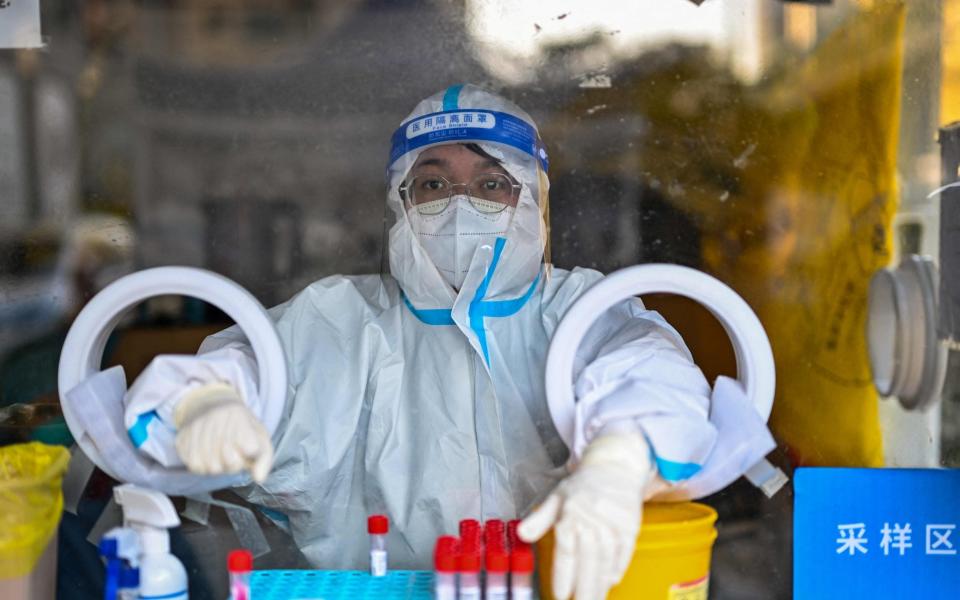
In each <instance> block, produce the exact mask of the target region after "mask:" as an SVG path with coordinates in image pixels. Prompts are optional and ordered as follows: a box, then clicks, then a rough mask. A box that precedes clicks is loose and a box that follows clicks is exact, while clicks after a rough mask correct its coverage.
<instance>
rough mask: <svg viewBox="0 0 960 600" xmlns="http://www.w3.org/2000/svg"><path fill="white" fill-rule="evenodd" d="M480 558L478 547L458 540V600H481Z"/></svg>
mask: <svg viewBox="0 0 960 600" xmlns="http://www.w3.org/2000/svg"><path fill="white" fill-rule="evenodd" d="M481 563H482V556H481V554H480V546H479V545H477V544H474V543H473V542H468V541H467V540H460V561H459V564H458V567H459V572H460V596H459V598H460V600H481V594H480V568H481V566H482V565H481Z"/></svg>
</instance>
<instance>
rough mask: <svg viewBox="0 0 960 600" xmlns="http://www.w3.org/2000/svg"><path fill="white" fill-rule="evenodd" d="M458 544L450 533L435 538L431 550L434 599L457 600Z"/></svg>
mask: <svg viewBox="0 0 960 600" xmlns="http://www.w3.org/2000/svg"><path fill="white" fill-rule="evenodd" d="M459 553H460V544H459V542H458V540H457V538H455V537H453V536H452V535H443V536H440V537H438V538H437V545H436V547H435V548H434V551H433V568H434V578H433V595H434V598H436V600H457V561H458V559H459Z"/></svg>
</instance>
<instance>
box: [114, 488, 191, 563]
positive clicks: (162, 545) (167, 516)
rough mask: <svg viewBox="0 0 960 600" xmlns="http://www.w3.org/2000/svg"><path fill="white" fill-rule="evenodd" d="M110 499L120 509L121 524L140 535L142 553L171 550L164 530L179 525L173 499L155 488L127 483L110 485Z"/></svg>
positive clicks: (162, 552) (163, 552)
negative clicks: (150, 488) (113, 486)
mask: <svg viewBox="0 0 960 600" xmlns="http://www.w3.org/2000/svg"><path fill="white" fill-rule="evenodd" d="M113 499H114V500H115V501H116V502H117V504H119V505H120V508H122V509H123V524H124V526H125V527H132V528H133V529H134V530H135V531H136V532H137V534H138V535H139V536H140V546H141V548H142V549H143V553H144V554H165V553H167V552H169V551H170V536H169V534H168V533H167V529H169V528H171V527H176V526H178V525H180V517H179V516H177V511H176V509H174V508H173V502H171V501H170V498H168V497H167V496H166V495H164V494H161V493H160V492H158V491H156V490H148V489H146V488H142V487H137V486H135V485H133V484H130V483H125V484H123V485H118V486H117V487H115V488H113Z"/></svg>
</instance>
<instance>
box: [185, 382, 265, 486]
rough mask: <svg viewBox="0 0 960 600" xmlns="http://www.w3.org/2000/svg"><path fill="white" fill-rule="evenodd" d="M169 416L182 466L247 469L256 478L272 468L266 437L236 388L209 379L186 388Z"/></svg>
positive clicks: (208, 471)
mask: <svg viewBox="0 0 960 600" xmlns="http://www.w3.org/2000/svg"><path fill="white" fill-rule="evenodd" d="M173 416H174V422H175V424H176V427H177V437H176V447H177V454H179V455H180V459H181V460H182V461H183V464H185V465H186V466H187V469H189V470H190V471H192V472H194V473H199V474H203V475H223V474H227V473H238V472H240V471H242V470H244V469H246V470H248V471H250V475H251V476H252V477H253V480H254V481H255V482H257V483H263V481H264V480H266V478H267V475H268V474H269V473H270V467H271V466H273V445H272V444H271V443H270V435H269V434H268V433H267V430H266V428H265V427H264V426H263V424H262V423H260V421H259V420H258V419H257V418H256V417H255V416H254V414H253V413H252V412H251V411H250V409H249V408H247V406H246V404H244V403H243V400H242V399H241V397H240V394H239V393H238V392H237V390H236V388H234V387H233V386H231V385H228V384H225V383H213V384H208V385H205V386H202V387H199V388H197V389H195V390H191V391H190V392H189V393H188V394H187V395H186V396H184V397H183V398H182V399H181V400H180V402H179V403H178V404H177V407H176V409H175V412H174V415H173Z"/></svg>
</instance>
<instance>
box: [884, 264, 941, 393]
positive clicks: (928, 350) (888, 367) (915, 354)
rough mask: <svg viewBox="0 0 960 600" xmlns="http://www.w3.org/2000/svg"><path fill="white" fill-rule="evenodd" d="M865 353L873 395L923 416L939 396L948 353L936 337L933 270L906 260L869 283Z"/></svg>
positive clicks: (927, 266)
mask: <svg viewBox="0 0 960 600" xmlns="http://www.w3.org/2000/svg"><path fill="white" fill-rule="evenodd" d="M866 333H867V348H868V351H869V354H870V371H871V373H872V375H873V383H874V386H875V387H876V388H877V392H878V393H879V394H880V395H882V396H896V397H897V398H899V400H900V404H901V405H902V406H903V407H904V408H905V409H907V410H924V409H926V408H927V407H929V406H930V405H932V404H933V403H934V402H936V399H937V398H938V397H939V395H940V391H941V388H942V387H943V380H944V377H945V376H946V370H947V349H946V346H945V345H944V344H942V343H940V340H939V339H938V336H937V270H936V267H935V266H934V264H933V261H932V260H931V259H929V258H926V257H921V256H916V255H910V256H907V257H905V258H904V259H903V261H901V263H900V264H899V265H898V266H897V268H896V269H893V270H882V271H877V272H876V273H875V274H874V276H873V278H872V279H871V280H870V292H869V301H868V309H867V332H866Z"/></svg>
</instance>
